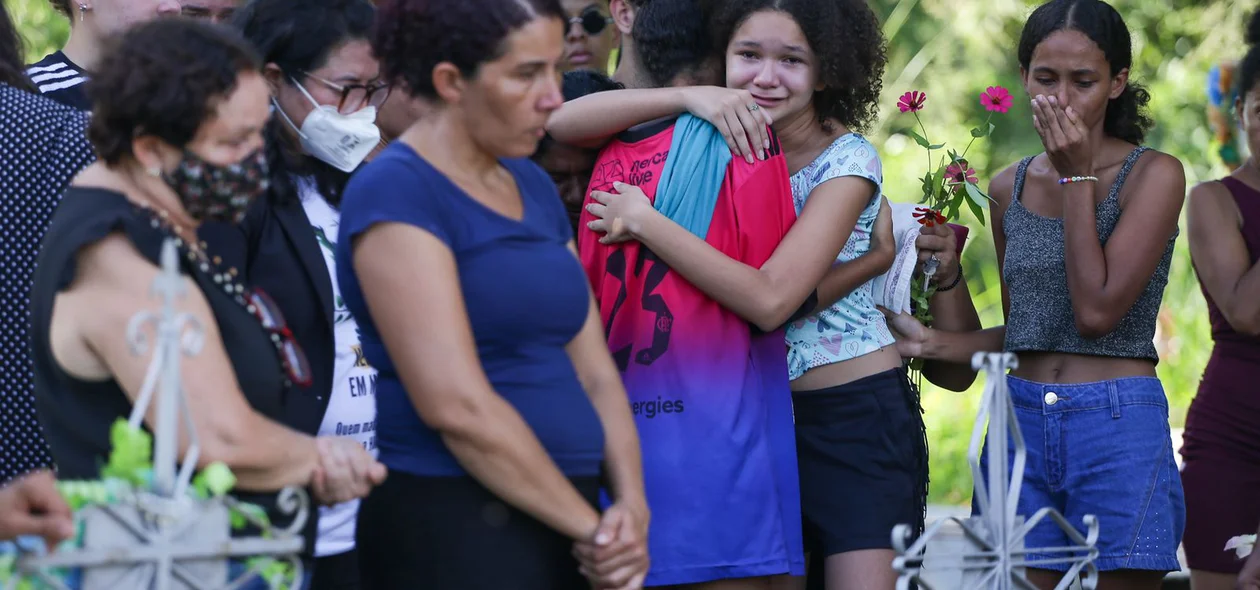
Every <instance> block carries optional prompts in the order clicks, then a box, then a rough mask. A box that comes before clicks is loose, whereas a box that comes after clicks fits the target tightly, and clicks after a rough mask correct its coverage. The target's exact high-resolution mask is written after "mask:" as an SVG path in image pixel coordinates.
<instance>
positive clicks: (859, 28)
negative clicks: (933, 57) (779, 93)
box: [711, 0, 888, 132]
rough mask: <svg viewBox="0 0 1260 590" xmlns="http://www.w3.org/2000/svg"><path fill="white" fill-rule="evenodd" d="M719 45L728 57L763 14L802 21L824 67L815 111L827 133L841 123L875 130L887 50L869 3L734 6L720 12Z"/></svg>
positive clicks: (810, 0) (773, 0)
mask: <svg viewBox="0 0 1260 590" xmlns="http://www.w3.org/2000/svg"><path fill="white" fill-rule="evenodd" d="M715 9H716V14H715V15H714V17H713V26H712V27H711V29H712V31H713V41H714V43H715V44H716V46H717V47H718V48H720V50H721V51H722V53H725V52H726V48H727V46H728V45H729V44H730V42H731V38H732V37H734V36H735V32H736V31H738V30H739V27H741V26H743V24H744V23H745V22H746V21H748V19H749V18H751V17H752V16H753V15H754V14H756V13H758V12H761V11H777V12H782V13H785V14H787V15H788V16H790V17H791V18H792V20H794V21H796V24H797V26H799V27H800V28H801V31H802V32H803V33H805V40H806V41H808V42H809V46H810V49H812V50H813V52H814V55H815V59H816V61H817V62H818V76H819V82H821V83H822V85H823V90H821V91H819V92H816V93H814V98H813V104H814V110H815V111H816V112H817V113H818V121H819V123H820V124H822V125H823V127H824V128H828V127H830V125H829V121H832V120H834V121H839V122H841V123H843V124H844V126H845V127H848V128H849V129H852V130H854V131H858V132H865V131H866V130H867V129H869V128H870V125H871V123H872V122H873V121H874V120H875V116H876V114H877V113H878V112H879V94H880V91H882V90H883V87H884V83H883V78H884V67H885V66H886V65H887V63H888V55H887V44H886V43H885V40H884V31H883V28H882V27H880V24H879V18H878V17H877V16H875V12H874V11H872V10H871V7H870V6H868V5H867V4H866V1H865V0H730V1H729V2H723V3H719V4H717V5H716V6H715Z"/></svg>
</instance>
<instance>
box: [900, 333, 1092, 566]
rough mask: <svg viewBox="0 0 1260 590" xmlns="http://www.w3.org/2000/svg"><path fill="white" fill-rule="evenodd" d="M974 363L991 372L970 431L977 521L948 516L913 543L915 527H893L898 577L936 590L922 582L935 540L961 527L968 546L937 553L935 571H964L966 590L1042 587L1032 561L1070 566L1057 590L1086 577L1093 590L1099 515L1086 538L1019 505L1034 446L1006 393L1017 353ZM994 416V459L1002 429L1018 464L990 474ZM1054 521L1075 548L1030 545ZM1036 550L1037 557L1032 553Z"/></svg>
mask: <svg viewBox="0 0 1260 590" xmlns="http://www.w3.org/2000/svg"><path fill="white" fill-rule="evenodd" d="M971 364H972V367H973V368H975V369H976V370H977V371H984V374H985V379H986V383H985V388H984V398H983V400H982V401H981V405H980V412H979V414H978V415H977V416H976V423H975V427H974V429H973V430H972V433H971V445H970V447H969V448H968V453H967V461H968V463H970V464H971V475H972V478H973V479H974V481H975V495H976V505H977V508H978V510H977V513H976V514H975V515H974V516H972V517H971V518H966V519H959V518H945V519H941V520H939V521H937V522H935V523H933V524H932V525H931V526H929V527H928V528H927V530H925V531H924V532H923V534H922V535H921V536H920V537H919V538H918V539H917V540H914V542H913V544H909V546H907V544H908V543H910V541H911V539H912V537H913V529H912V528H911V527H910V526H909V525H905V524H902V525H898V526H897V527H896V528H895V529H893V538H892V541H893V547H894V549H896V552H897V557H896V558H895V559H894V561H893V568H894V569H895V570H896V571H897V573H898V574H899V577H898V580H897V589H898V590H907V589H908V588H910V587H911V584H915V583H917V584H918V586H919V587H920V588H923V589H924V590H934V588H933V586H932V585H930V584H929V583H928V582H926V581H925V580H924V579H923V574H924V558H925V556H926V554H927V547H928V544H929V542H931V541H932V540H933V539H934V538H936V537H940V536H942V533H943V531H944V530H945V529H946V527H947V526H953V525H956V526H957V527H958V528H960V529H961V531H962V535H963V542H964V544H965V545H966V549H965V550H964V551H962V552H960V553H950V554H933V555H932V556H931V560H932V562H933V568H931V569H932V570H938V569H950V570H955V571H957V572H959V573H960V574H961V575H962V580H963V582H962V585H961V586H960V587H961V588H965V589H966V590H1012V589H1014V588H1021V589H1026V590H1036V587H1035V586H1033V585H1032V584H1031V583H1029V582H1028V580H1027V579H1026V578H1025V577H1024V574H1023V569H1024V568H1025V567H1029V566H1038V567H1046V566H1056V565H1060V566H1061V565H1064V564H1066V565H1067V566H1068V567H1067V571H1066V572H1065V573H1064V574H1063V577H1062V579H1061V580H1060V581H1059V584H1058V585H1057V586H1056V587H1055V588H1056V590H1066V589H1067V588H1068V587H1069V586H1070V585H1071V584H1072V583H1073V582H1074V581H1076V580H1078V579H1079V581H1080V584H1081V587H1082V588H1084V589H1085V590H1093V589H1094V588H1095V587H1097V585H1098V568H1097V566H1096V565H1095V564H1094V560H1095V559H1097V557H1098V548H1097V542H1098V520H1097V519H1096V518H1095V517H1094V516H1093V515H1087V516H1085V517H1084V519H1083V520H1084V523H1083V524H1084V525H1085V528H1086V530H1087V534H1086V535H1081V533H1080V532H1079V531H1078V530H1077V529H1076V528H1075V527H1073V526H1072V524H1071V523H1069V522H1068V521H1067V519H1066V518H1064V517H1063V515H1062V514H1060V513H1059V512H1058V511H1057V510H1054V509H1053V508H1042V509H1040V510H1038V511H1037V512H1036V513H1035V514H1033V515H1032V516H1031V517H1030V518H1028V519H1027V520H1024V518H1023V517H1022V516H1020V515H1018V514H1016V508H1017V507H1018V505H1019V494H1020V488H1021V487H1022V485H1023V479H1024V466H1025V463H1026V460H1027V449H1026V447H1025V445H1024V437H1023V435H1022V434H1021V433H1020V428H1019V423H1018V422H1017V420H1016V417H1015V406H1014V405H1013V404H1012V403H1011V398H1010V395H1009V393H1008V392H1007V386H1006V372H1007V371H1008V370H1009V369H1013V368H1015V367H1017V366H1018V361H1017V359H1016V358H1015V355H1013V354H1010V353H1005V354H998V353H979V354H976V355H975V357H973V359H972V363H971ZM986 419H987V421H988V432H989V433H990V434H993V435H995V436H991V437H989V457H993V458H996V457H1006V456H1007V453H1008V449H1009V447H1008V438H1007V436H1000V435H999V433H1008V434H1009V436H1010V438H1009V441H1011V442H1013V443H1014V447H1015V453H1014V462H1013V465H1010V466H1008V463H1007V462H1006V461H1004V460H990V461H989V462H988V478H987V480H986V479H985V477H984V474H983V473H982V471H981V468H980V451H981V448H982V447H983V444H984V438H985V436H984V434H985V421H986ZM1047 519H1049V520H1050V521H1052V522H1053V523H1054V524H1056V525H1057V526H1058V527H1059V528H1060V529H1062V530H1063V532H1064V534H1065V535H1067V538H1068V539H1069V540H1070V542H1071V543H1073V545H1072V546H1069V547H1037V548H1031V549H1030V548H1026V547H1025V546H1024V544H1025V543H1024V539H1025V537H1026V536H1027V535H1028V533H1029V532H1030V531H1031V530H1032V529H1033V528H1034V527H1035V526H1037V525H1038V524H1040V523H1042V522H1043V521H1045V520H1047ZM1031 554H1035V555H1037V556H1038V559H1036V560H1031V561H1030V560H1029V559H1028V556H1029V555H1031Z"/></svg>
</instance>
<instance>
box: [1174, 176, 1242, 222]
mask: <svg viewBox="0 0 1260 590" xmlns="http://www.w3.org/2000/svg"><path fill="white" fill-rule="evenodd" d="M1186 214H1187V215H1188V219H1189V220H1190V222H1191V223H1190V227H1191V231H1193V230H1194V227H1195V223H1194V221H1195V220H1196V219H1198V220H1203V221H1208V222H1209V223H1211V224H1212V225H1214V226H1215V225H1216V224H1218V223H1229V222H1231V221H1232V222H1233V223H1235V224H1237V225H1238V226H1239V227H1241V226H1242V212H1241V211H1239V210H1238V204H1237V203H1235V202H1234V198H1233V195H1231V194H1230V192H1229V188H1228V187H1226V186H1225V183H1223V182H1221V181H1219V180H1209V181H1207V182H1200V183H1199V184H1196V185H1194V188H1192V189H1190V194H1189V196H1187V197H1186Z"/></svg>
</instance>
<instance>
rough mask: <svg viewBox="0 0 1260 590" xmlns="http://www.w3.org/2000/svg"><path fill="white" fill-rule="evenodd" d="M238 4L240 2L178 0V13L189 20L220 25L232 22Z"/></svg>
mask: <svg viewBox="0 0 1260 590" xmlns="http://www.w3.org/2000/svg"><path fill="white" fill-rule="evenodd" d="M240 3H241V2H240V0H180V2H179V12H180V14H182V15H184V16H187V17H190V18H196V19H201V20H204V21H207V22H211V23H215V24H221V23H226V22H228V21H230V20H232V14H233V13H234V12H236V6H237V5H238V4H240Z"/></svg>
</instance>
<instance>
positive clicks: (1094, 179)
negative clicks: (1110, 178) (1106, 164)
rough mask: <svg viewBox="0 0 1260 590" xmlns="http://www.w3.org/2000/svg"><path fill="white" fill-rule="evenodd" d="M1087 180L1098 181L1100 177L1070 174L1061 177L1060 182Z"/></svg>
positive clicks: (1070, 182)
mask: <svg viewBox="0 0 1260 590" xmlns="http://www.w3.org/2000/svg"><path fill="white" fill-rule="evenodd" d="M1086 181H1088V182H1098V177H1097V176H1069V177H1067V178H1060V179H1059V184H1072V183H1074V182H1086Z"/></svg>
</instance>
